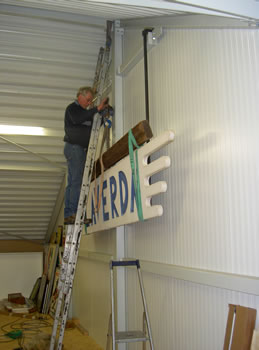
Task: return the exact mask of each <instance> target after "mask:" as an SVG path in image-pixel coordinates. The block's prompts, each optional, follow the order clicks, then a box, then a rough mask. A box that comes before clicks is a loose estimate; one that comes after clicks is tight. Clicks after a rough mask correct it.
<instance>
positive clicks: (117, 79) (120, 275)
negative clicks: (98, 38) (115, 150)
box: [113, 21, 126, 350]
mask: <svg viewBox="0 0 259 350" xmlns="http://www.w3.org/2000/svg"><path fill="white" fill-rule="evenodd" d="M122 37H123V29H122V28H120V23H119V21H115V24H114V86H115V87H114V91H113V96H114V102H115V117H114V119H115V121H114V124H115V142H116V141H117V140H118V139H119V138H120V137H121V136H122V135H123V94H122V79H123V78H122V77H121V76H119V75H117V74H116V72H117V68H118V67H119V66H120V65H121V63H122V47H123V46H122V40H123V38H122ZM124 257H125V228H124V226H121V227H117V228H116V259H122V258H124ZM125 274H126V271H125V268H122V267H119V268H118V269H117V288H116V290H117V310H118V312H117V330H118V331H123V330H125V329H126V275H125ZM118 349H119V350H126V344H119V346H118Z"/></svg>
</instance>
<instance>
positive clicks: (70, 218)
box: [64, 215, 76, 225]
mask: <svg viewBox="0 0 259 350" xmlns="http://www.w3.org/2000/svg"><path fill="white" fill-rule="evenodd" d="M75 219H76V216H75V215H71V216H68V217H67V218H65V219H64V225H74V223H75Z"/></svg>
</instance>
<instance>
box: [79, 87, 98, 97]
mask: <svg viewBox="0 0 259 350" xmlns="http://www.w3.org/2000/svg"><path fill="white" fill-rule="evenodd" d="M88 92H90V94H92V95H93V96H94V95H95V93H94V90H93V89H92V88H91V87H90V86H82V87H80V88H79V89H78V91H77V95H76V97H78V96H79V95H84V96H85V95H86V94H87V93H88Z"/></svg>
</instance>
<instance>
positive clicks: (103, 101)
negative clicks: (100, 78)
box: [97, 97, 109, 112]
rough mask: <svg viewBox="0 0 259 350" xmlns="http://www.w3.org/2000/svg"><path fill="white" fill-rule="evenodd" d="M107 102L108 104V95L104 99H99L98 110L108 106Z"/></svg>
mask: <svg viewBox="0 0 259 350" xmlns="http://www.w3.org/2000/svg"><path fill="white" fill-rule="evenodd" d="M108 104H109V97H106V98H105V99H103V100H102V101H101V103H100V104H99V105H98V106H97V110H98V112H100V111H102V110H104V109H105V108H107V107H108Z"/></svg>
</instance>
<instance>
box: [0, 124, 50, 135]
mask: <svg viewBox="0 0 259 350" xmlns="http://www.w3.org/2000/svg"><path fill="white" fill-rule="evenodd" d="M0 135H44V129H43V128H40V127H37V126H18V125H0Z"/></svg>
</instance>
